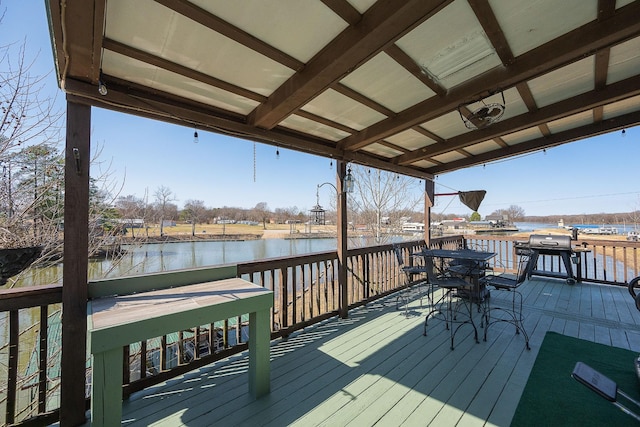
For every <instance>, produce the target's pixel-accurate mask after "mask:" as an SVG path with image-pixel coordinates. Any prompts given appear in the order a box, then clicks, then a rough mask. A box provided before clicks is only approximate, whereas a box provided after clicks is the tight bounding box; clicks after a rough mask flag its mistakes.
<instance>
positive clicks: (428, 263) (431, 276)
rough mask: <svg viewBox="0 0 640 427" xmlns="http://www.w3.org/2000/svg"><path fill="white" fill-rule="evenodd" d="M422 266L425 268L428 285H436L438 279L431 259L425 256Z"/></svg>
mask: <svg viewBox="0 0 640 427" xmlns="http://www.w3.org/2000/svg"><path fill="white" fill-rule="evenodd" d="M424 266H425V269H426V270H427V279H428V280H429V283H433V284H437V282H438V277H437V275H436V271H435V266H434V263H433V257H431V256H425V257H424Z"/></svg>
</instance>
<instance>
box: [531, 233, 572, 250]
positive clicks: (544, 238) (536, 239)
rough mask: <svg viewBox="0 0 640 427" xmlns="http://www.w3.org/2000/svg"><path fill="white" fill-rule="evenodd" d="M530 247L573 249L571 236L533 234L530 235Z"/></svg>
mask: <svg viewBox="0 0 640 427" xmlns="http://www.w3.org/2000/svg"><path fill="white" fill-rule="evenodd" d="M529 248H530V249H558V250H567V249H569V250H570V249H571V236H558V235H545V234H532V235H530V236H529Z"/></svg>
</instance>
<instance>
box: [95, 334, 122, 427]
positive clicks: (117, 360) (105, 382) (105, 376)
mask: <svg viewBox="0 0 640 427" xmlns="http://www.w3.org/2000/svg"><path fill="white" fill-rule="evenodd" d="M121 422H122V348H121V347H118V348H114V349H111V350H107V351H105V352H103V353H96V354H94V355H93V374H92V381H91V425H93V426H101V427H102V426H119V425H120V424H121Z"/></svg>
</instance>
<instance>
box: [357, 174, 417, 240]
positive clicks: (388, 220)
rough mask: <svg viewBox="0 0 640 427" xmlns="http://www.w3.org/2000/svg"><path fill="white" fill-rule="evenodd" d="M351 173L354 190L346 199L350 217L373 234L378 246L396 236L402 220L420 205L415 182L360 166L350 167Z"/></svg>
mask: <svg viewBox="0 0 640 427" xmlns="http://www.w3.org/2000/svg"><path fill="white" fill-rule="evenodd" d="M352 173H353V176H354V180H355V188H354V192H353V193H352V194H350V195H349V197H348V199H347V201H348V202H347V203H348V207H349V215H350V216H351V215H353V216H356V217H357V218H358V223H360V224H364V225H365V227H366V228H367V229H369V230H371V231H372V233H373V235H374V237H375V239H376V243H377V244H381V243H384V241H387V240H388V238H389V237H390V235H393V234H397V233H399V232H400V231H401V229H402V223H403V221H404V219H406V218H411V216H412V215H413V213H414V212H415V211H416V210H417V209H418V207H420V206H421V204H422V203H423V200H424V199H423V193H422V192H421V191H420V187H419V182H418V180H417V179H415V178H411V177H407V176H401V175H397V174H394V173H391V172H386V171H381V170H377V169H368V168H364V167H361V166H353V167H352ZM353 216H352V217H353Z"/></svg>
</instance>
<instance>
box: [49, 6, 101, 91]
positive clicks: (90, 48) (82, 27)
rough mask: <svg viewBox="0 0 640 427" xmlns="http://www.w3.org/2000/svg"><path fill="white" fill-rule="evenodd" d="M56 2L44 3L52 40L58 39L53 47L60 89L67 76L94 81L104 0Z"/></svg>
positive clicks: (97, 63) (98, 62)
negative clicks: (60, 41)
mask: <svg viewBox="0 0 640 427" xmlns="http://www.w3.org/2000/svg"><path fill="white" fill-rule="evenodd" d="M58 3H59V2H54V1H49V2H47V4H48V5H49V6H50V7H49V12H50V16H51V26H52V29H53V32H54V35H55V40H62V43H58V44H54V46H53V47H54V52H55V54H56V59H57V64H58V70H57V72H58V80H59V81H60V82H61V86H62V87H63V88H64V81H65V80H66V79H67V77H68V76H73V77H74V78H80V79H83V80H86V81H88V82H91V83H94V84H97V83H98V80H99V78H100V59H101V57H102V56H101V52H100V49H101V48H102V45H101V40H102V34H103V33H104V14H105V8H106V5H105V3H106V0H95V1H93V2H91V3H90V4H87V2H86V1H84V0H67V1H66V3H65V4H64V6H62V5H60V4H58ZM69 58H73V60H70V59H69Z"/></svg>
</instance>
